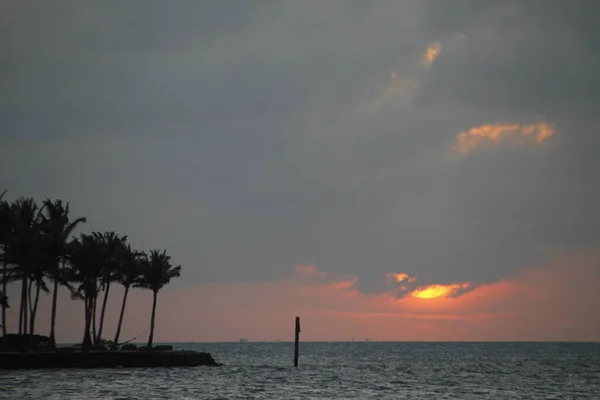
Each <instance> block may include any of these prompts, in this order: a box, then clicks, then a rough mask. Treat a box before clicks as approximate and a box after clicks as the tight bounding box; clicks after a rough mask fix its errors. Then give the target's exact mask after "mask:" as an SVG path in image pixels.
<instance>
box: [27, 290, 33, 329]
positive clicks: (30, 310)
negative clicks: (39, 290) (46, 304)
mask: <svg viewBox="0 0 600 400" xmlns="http://www.w3.org/2000/svg"><path fill="white" fill-rule="evenodd" d="M32 286H33V279H30V280H29V288H28V289H27V304H28V306H29V319H30V321H31V317H32V316H33V301H32V300H31V287H32ZM29 328H30V329H31V323H30V324H29ZM25 333H27V329H25ZM29 333H31V332H29Z"/></svg>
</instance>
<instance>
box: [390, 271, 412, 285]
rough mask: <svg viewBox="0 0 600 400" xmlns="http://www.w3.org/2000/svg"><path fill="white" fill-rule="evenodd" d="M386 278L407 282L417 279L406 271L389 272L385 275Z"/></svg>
mask: <svg viewBox="0 0 600 400" xmlns="http://www.w3.org/2000/svg"><path fill="white" fill-rule="evenodd" d="M386 278H387V279H388V281H392V282H403V281H407V282H409V283H413V282H414V281H416V280H417V278H415V277H412V276H410V275H408V274H406V273H403V272H402V273H397V272H391V273H389V274H387V275H386Z"/></svg>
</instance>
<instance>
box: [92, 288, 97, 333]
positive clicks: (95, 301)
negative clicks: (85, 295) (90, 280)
mask: <svg viewBox="0 0 600 400" xmlns="http://www.w3.org/2000/svg"><path fill="white" fill-rule="evenodd" d="M97 302H98V293H95V294H94V297H93V298H92V303H91V307H92V310H91V314H92V340H93V342H94V344H96V342H97V341H98V336H96V303H97Z"/></svg>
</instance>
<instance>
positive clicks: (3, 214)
mask: <svg viewBox="0 0 600 400" xmlns="http://www.w3.org/2000/svg"><path fill="white" fill-rule="evenodd" d="M5 194H6V190H5V191H4V192H2V194H0V246H1V247H2V291H1V292H0V296H1V297H0V303H1V305H2V347H3V348H4V349H6V348H7V345H8V343H7V336H6V334H7V330H6V329H7V328H6V309H7V308H8V307H9V305H8V297H6V285H7V283H8V261H9V260H8V246H9V243H10V240H11V236H12V232H11V230H12V211H11V209H10V205H9V204H8V202H7V201H5V200H3V198H4V195H5Z"/></svg>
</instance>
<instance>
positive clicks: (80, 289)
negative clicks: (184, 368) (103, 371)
mask: <svg viewBox="0 0 600 400" xmlns="http://www.w3.org/2000/svg"><path fill="white" fill-rule="evenodd" d="M5 193H6V191H4V192H2V193H0V261H2V275H1V276H2V278H1V279H2V286H1V287H0V305H1V307H2V321H1V326H2V337H3V340H2V345H3V348H5V349H6V348H7V346H8V344H9V343H8V333H7V331H8V327H7V324H6V308H8V298H7V296H6V295H7V291H6V288H7V284H8V283H10V282H20V286H21V293H20V309H19V325H18V333H19V334H23V335H29V336H30V338H29V344H28V345H25V347H27V346H33V344H34V336H33V334H34V332H35V321H36V316H37V311H38V305H39V301H40V294H41V292H49V290H48V287H47V283H48V282H49V283H51V284H52V308H51V316H50V337H49V339H50V343H51V344H52V345H54V346H55V343H56V329H55V328H56V315H57V307H58V291H59V290H58V289H59V288H60V286H64V287H66V288H67V289H69V290H70V291H71V298H72V299H74V300H82V301H83V303H84V317H85V318H84V321H85V326H84V334H83V341H82V349H83V350H85V351H87V350H89V349H91V348H92V346H94V345H98V344H102V343H101V340H102V333H103V329H104V318H105V314H106V304H107V300H108V297H109V295H110V287H111V284H112V283H113V282H118V283H120V284H121V285H123V287H124V288H125V292H124V294H123V300H122V305H121V312H120V315H119V322H118V326H117V330H116V334H115V341H114V344H113V346H115V347H116V345H118V340H119V338H120V334H121V329H122V326H123V318H124V314H125V308H126V303H127V297H128V294H129V291H130V289H131V288H132V287H139V288H145V289H150V290H152V292H153V304H152V317H151V321H150V336H149V338H148V345H149V347H150V348H151V347H152V343H153V338H154V326H155V317H156V303H157V295H158V292H159V291H160V289H162V287H163V286H164V285H166V284H168V283H169V282H170V280H171V279H172V278H175V277H178V276H180V274H181V267H180V266H176V267H174V266H172V265H171V261H170V260H171V259H170V257H169V256H168V255H167V254H166V251H163V252H160V251H158V250H153V251H151V252H150V254H149V256H146V254H145V253H144V252H140V251H137V250H133V249H132V248H131V246H130V245H129V244H128V243H127V236H119V235H117V234H116V233H114V232H104V233H99V232H92V233H90V234H81V235H79V237H72V234H73V232H74V230H75V229H76V228H77V227H78V226H80V224H82V223H85V222H86V221H87V220H86V218H84V217H80V218H75V219H71V217H70V215H69V214H70V210H69V203H64V202H63V201H61V200H50V199H46V200H45V201H44V202H43V203H42V205H41V207H40V206H38V204H37V203H36V202H35V200H34V199H31V198H23V197H21V198H18V199H17V200H14V201H12V202H8V201H6V200H4V194H5ZM101 291H103V292H104V298H103V300H102V307H101V310H100V315H99V317H100V318H99V325H98V331H97V332H96V329H95V328H96V308H97V307H96V305H97V303H98V296H99V294H100V292H101ZM92 329H93V334H92ZM19 347H21V345H19Z"/></svg>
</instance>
